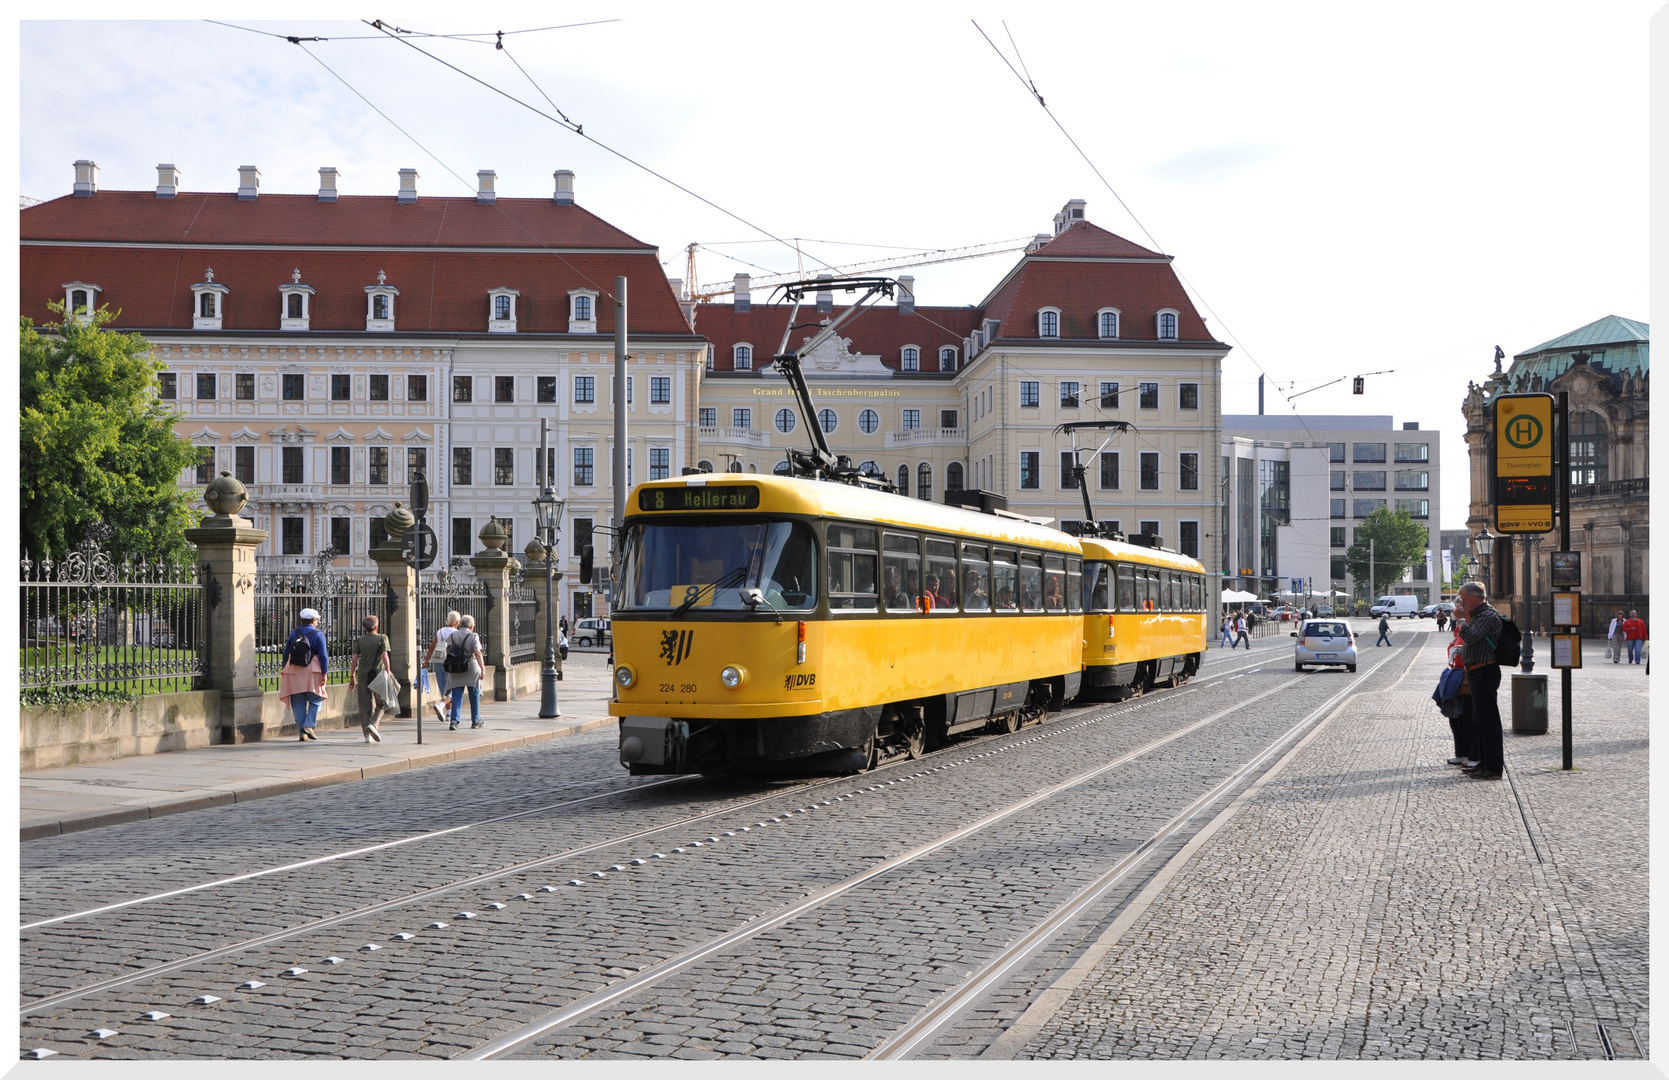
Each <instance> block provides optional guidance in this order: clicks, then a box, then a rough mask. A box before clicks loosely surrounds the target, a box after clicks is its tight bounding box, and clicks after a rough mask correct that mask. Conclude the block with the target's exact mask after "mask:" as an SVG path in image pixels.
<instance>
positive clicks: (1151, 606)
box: [1142, 566, 1165, 611]
mask: <svg viewBox="0 0 1669 1080" xmlns="http://www.w3.org/2000/svg"><path fill="white" fill-rule="evenodd" d="M1142 569H1144V570H1146V571H1147V603H1146V604H1145V605H1144V606H1143V608H1142V610H1143V611H1158V610H1159V609H1160V607H1161V606H1163V604H1164V599H1165V593H1164V588H1163V586H1162V585H1161V584H1160V578H1159V570H1158V568H1157V567H1153V566H1146V567H1143V568H1142Z"/></svg>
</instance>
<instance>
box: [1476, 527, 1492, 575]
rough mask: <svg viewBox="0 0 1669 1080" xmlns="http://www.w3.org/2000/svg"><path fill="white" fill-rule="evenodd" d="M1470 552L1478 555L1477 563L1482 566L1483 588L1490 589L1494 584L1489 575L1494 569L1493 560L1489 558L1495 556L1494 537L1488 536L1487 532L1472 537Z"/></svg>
mask: <svg viewBox="0 0 1669 1080" xmlns="http://www.w3.org/2000/svg"><path fill="white" fill-rule="evenodd" d="M1472 550H1473V551H1476V552H1477V553H1478V561H1479V562H1480V563H1482V564H1483V574H1484V585H1485V587H1486V588H1491V589H1492V588H1493V587H1494V584H1495V583H1494V582H1493V581H1492V580H1491V579H1490V576H1489V575H1490V571H1491V570H1493V569H1494V565H1493V564H1494V560H1493V559H1492V558H1491V557H1490V556H1492V555H1494V554H1495V537H1493V536H1491V535H1489V533H1488V532H1487V531H1485V532H1481V533H1478V534H1477V535H1476V536H1474V537H1472Z"/></svg>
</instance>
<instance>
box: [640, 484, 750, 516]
mask: <svg viewBox="0 0 1669 1080" xmlns="http://www.w3.org/2000/svg"><path fill="white" fill-rule="evenodd" d="M637 508H638V509H639V510H757V509H759V489H758V488H757V487H754V486H753V485H751V484H727V485H725V486H723V487H673V488H644V489H642V490H640V491H639V492H638V493H637Z"/></svg>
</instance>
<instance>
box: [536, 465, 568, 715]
mask: <svg viewBox="0 0 1669 1080" xmlns="http://www.w3.org/2000/svg"><path fill="white" fill-rule="evenodd" d="M562 507H563V501H562V499H561V497H560V496H558V495H557V493H556V488H554V487H552V486H551V485H550V484H549V483H547V484H546V485H545V488H544V490H543V491H541V492H539V497H538V498H536V499H534V500H533V512H534V521H535V524H536V525H537V527H538V530H539V538H540V540H541V541H543V543H544V546H545V666H544V667H542V668H540V669H539V719H541V720H554V719H556V718H557V717H559V716H561V715H562V711H561V710H560V709H559V708H558V707H557V702H556V675H557V672H556V603H555V600H554V599H553V596H552V594H553V591H554V589H555V583H556V552H557V548H558V546H559V542H560V541H561V538H562Z"/></svg>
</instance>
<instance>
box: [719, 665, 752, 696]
mask: <svg viewBox="0 0 1669 1080" xmlns="http://www.w3.org/2000/svg"><path fill="white" fill-rule="evenodd" d="M746 679H747V672H745V671H743V670H742V669H741V668H739V667H737V666H736V665H735V664H732V665H730V666H729V667H727V668H725V669H724V670H723V671H721V672H719V682H721V683H724V685H725V686H727V687H729V688H730V689H731V690H734V689H736V688H737V687H738V686H741V685H742V683H743V682H744V681H746Z"/></svg>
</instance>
